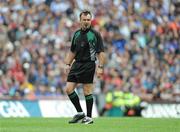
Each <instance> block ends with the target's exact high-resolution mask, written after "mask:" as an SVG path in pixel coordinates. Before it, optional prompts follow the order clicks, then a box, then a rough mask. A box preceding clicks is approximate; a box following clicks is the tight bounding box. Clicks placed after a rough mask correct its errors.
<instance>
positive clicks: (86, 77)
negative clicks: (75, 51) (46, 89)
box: [67, 61, 95, 83]
mask: <svg viewBox="0 0 180 132" xmlns="http://www.w3.org/2000/svg"><path fill="white" fill-rule="evenodd" d="M94 73H95V62H94V61H91V62H74V63H73V65H72V67H71V70H70V72H69V74H68V77H67V82H76V83H93V79H94Z"/></svg>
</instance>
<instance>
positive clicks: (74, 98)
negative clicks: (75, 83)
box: [68, 91, 82, 112]
mask: <svg viewBox="0 0 180 132" xmlns="http://www.w3.org/2000/svg"><path fill="white" fill-rule="evenodd" d="M68 96H69V99H70V100H71V102H72V103H73V105H74V107H75V108H76V110H77V112H82V108H81V105H80V102H79V97H78V95H77V94H76V92H75V91H74V92H72V93H71V94H69V95H68Z"/></svg>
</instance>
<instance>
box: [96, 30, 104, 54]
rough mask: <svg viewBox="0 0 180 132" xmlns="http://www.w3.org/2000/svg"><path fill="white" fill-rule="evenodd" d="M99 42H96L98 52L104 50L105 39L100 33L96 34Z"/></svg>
mask: <svg viewBox="0 0 180 132" xmlns="http://www.w3.org/2000/svg"><path fill="white" fill-rule="evenodd" d="M96 38H97V43H96V53H100V52H104V45H103V40H102V37H101V34H100V33H97V34H96Z"/></svg>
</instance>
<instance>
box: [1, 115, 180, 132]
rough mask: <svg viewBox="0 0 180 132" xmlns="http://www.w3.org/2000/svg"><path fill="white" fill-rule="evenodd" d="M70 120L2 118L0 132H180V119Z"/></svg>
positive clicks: (104, 118) (105, 118)
mask: <svg viewBox="0 0 180 132" xmlns="http://www.w3.org/2000/svg"><path fill="white" fill-rule="evenodd" d="M68 120H69V118H0V132H180V119H172V118H170V119H167V118H153V119H152V118H149V119H148V118H134V117H132V118H125V117H123V118H114V117H113V118H109V117H103V118H95V119H94V124H89V125H84V124H81V123H78V124H68V123H67V122H68Z"/></svg>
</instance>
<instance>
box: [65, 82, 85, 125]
mask: <svg viewBox="0 0 180 132" xmlns="http://www.w3.org/2000/svg"><path fill="white" fill-rule="evenodd" d="M76 86H77V83H75V82H67V84H66V88H65V90H66V93H67V95H68V97H69V99H70V100H71V102H72V104H73V105H74V107H75V108H76V110H77V112H78V114H77V115H75V116H74V117H73V119H72V120H70V121H69V123H77V122H78V121H79V120H81V119H82V118H84V116H85V115H84V113H83V111H82V108H81V105H80V101H79V97H78V95H77V93H76V92H75V91H74V89H75V88H76Z"/></svg>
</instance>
